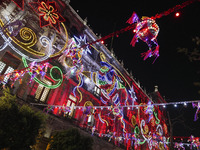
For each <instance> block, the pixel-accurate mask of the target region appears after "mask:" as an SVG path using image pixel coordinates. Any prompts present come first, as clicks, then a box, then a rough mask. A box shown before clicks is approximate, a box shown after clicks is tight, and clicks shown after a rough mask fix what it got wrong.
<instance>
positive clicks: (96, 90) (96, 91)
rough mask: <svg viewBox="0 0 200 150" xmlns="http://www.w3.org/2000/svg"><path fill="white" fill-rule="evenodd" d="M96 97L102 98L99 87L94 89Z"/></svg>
mask: <svg viewBox="0 0 200 150" xmlns="http://www.w3.org/2000/svg"><path fill="white" fill-rule="evenodd" d="M94 95H96V96H97V97H100V96H101V89H100V88H99V87H98V86H97V85H95V87H94Z"/></svg>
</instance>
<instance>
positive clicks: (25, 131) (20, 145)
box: [0, 88, 45, 150]
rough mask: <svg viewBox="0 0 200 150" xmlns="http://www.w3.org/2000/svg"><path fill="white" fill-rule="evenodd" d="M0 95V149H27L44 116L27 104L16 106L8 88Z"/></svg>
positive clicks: (32, 143) (33, 140) (33, 142)
mask: <svg viewBox="0 0 200 150" xmlns="http://www.w3.org/2000/svg"><path fill="white" fill-rule="evenodd" d="M3 93H4V95H3V96H1V97H0V149H3V148H7V149H10V150H16V149H20V150H28V149H30V146H31V145H34V144H35V142H36V137H37V136H38V134H39V131H40V129H41V128H42V127H43V124H44V122H45V116H44V115H43V114H41V113H39V112H35V111H33V110H32V109H31V108H30V107H29V106H27V105H22V106H18V105H17V103H16V96H13V95H11V94H10V90H9V88H7V89H5V90H4V91H3Z"/></svg>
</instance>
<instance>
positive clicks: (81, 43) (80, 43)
mask: <svg viewBox="0 0 200 150" xmlns="http://www.w3.org/2000/svg"><path fill="white" fill-rule="evenodd" d="M74 38H75V40H76V41H77V42H78V43H76V44H77V47H78V48H81V47H83V46H84V47H85V48H84V53H85V54H87V53H90V54H92V53H91V51H90V49H89V45H88V44H87V39H86V35H84V36H83V37H81V36H80V37H79V38H78V37H76V36H74Z"/></svg>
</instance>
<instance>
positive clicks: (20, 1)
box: [12, 0, 24, 10]
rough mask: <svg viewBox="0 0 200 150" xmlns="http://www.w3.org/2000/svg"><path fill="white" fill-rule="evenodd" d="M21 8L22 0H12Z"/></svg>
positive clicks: (22, 5)
mask: <svg viewBox="0 0 200 150" xmlns="http://www.w3.org/2000/svg"><path fill="white" fill-rule="evenodd" d="M12 1H13V2H14V3H15V4H16V5H17V6H18V7H19V8H20V9H21V10H24V0H12Z"/></svg>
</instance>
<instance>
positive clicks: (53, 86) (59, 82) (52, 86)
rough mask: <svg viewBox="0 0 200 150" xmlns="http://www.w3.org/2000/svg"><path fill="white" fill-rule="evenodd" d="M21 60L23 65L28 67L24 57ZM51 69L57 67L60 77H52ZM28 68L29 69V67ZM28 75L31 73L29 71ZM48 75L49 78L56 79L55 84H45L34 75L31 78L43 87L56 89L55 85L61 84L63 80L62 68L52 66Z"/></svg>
mask: <svg viewBox="0 0 200 150" xmlns="http://www.w3.org/2000/svg"><path fill="white" fill-rule="evenodd" d="M22 62H23V63H24V67H28V64H27V61H26V59H25V58H24V57H22ZM53 69H58V71H59V72H60V74H61V78H60V79H56V78H55V77H53V75H52V72H53ZM29 70H30V69H29ZM29 75H30V76H31V75H32V73H31V72H29ZM50 76H51V78H52V79H53V80H54V81H57V84H56V85H48V84H46V83H44V82H42V81H40V80H39V79H38V78H37V77H34V78H33V79H34V81H35V82H37V83H39V84H42V85H43V86H44V87H47V88H50V89H56V88H57V87H59V86H60V85H61V84H62V82H63V73H62V70H61V69H60V68H59V67H57V66H53V67H52V68H51V69H50Z"/></svg>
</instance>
